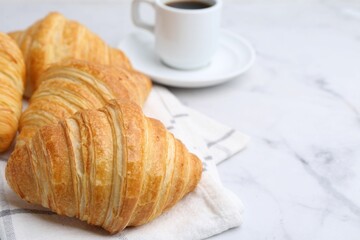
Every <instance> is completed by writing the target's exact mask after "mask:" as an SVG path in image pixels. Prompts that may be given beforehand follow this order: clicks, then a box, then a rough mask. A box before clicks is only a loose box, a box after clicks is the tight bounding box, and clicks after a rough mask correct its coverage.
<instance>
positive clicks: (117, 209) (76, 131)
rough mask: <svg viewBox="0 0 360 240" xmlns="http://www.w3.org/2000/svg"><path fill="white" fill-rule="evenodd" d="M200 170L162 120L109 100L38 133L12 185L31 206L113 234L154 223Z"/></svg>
mask: <svg viewBox="0 0 360 240" xmlns="http://www.w3.org/2000/svg"><path fill="white" fill-rule="evenodd" d="M201 172H202V164H201V162H200V160H199V159H198V158H197V157H196V156H195V155H193V154H191V153H189V152H188V150H187V149H186V148H185V146H184V145H183V144H182V143H181V142H180V141H179V140H177V139H175V138H174V136H173V135H172V134H171V133H169V132H168V131H167V130H166V129H165V127H164V125H163V124H161V123H160V122H159V121H157V120H155V119H152V118H147V117H145V116H144V115H143V113H142V111H141V108H140V107H139V106H138V105H136V104H134V103H131V102H121V101H115V100H112V101H110V102H109V103H108V104H107V105H106V106H105V107H103V108H101V109H99V110H83V111H81V112H78V113H76V114H75V115H73V116H72V117H70V118H67V119H65V120H62V121H60V122H59V123H57V124H54V125H49V126H45V127H42V128H40V129H39V131H37V133H36V134H35V136H34V137H33V138H32V139H31V140H30V141H29V142H27V143H26V144H24V145H22V146H21V147H19V148H16V149H15V151H14V152H13V153H12V155H11V156H10V159H9V161H8V164H7V167H6V179H7V181H8V183H9V185H10V186H11V188H12V189H13V190H14V191H15V192H16V193H17V194H18V195H19V196H20V197H21V198H23V199H25V200H26V201H28V202H30V203H34V204H41V205H42V206H44V207H47V208H50V209H51V210H52V211H54V212H56V213H58V214H61V215H66V216H69V217H77V218H79V219H81V220H83V221H87V222H88V223H89V224H92V225H97V226H101V227H103V228H104V229H106V230H107V231H109V232H110V233H115V232H118V231H121V230H123V229H124V228H125V227H126V226H138V225H142V224H144V223H147V222H149V221H151V220H152V219H154V218H156V217H157V216H159V215H160V214H161V213H163V212H164V211H166V210H168V209H169V208H171V207H172V206H173V205H174V204H175V203H177V202H178V201H179V200H180V199H181V198H183V197H184V196H185V195H186V194H187V193H189V192H191V191H192V190H193V189H194V188H195V187H196V185H197V183H198V182H199V180H200V177H201Z"/></svg>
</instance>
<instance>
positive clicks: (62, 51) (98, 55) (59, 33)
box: [9, 12, 131, 97]
mask: <svg viewBox="0 0 360 240" xmlns="http://www.w3.org/2000/svg"><path fill="white" fill-rule="evenodd" d="M9 35H10V36H11V37H12V38H13V39H15V40H16V42H17V43H18V45H19V47H20V49H21V51H22V52H23V54H24V57H25V61H26V66H27V79H28V84H27V88H26V91H25V95H26V96H27V97H30V96H31V94H32V92H33V91H34V90H36V89H37V88H38V86H39V85H40V82H41V74H42V73H43V72H44V71H45V70H46V69H47V68H48V67H49V66H50V65H51V64H54V63H59V62H61V61H63V60H67V59H79V60H87V61H90V62H93V63H99V64H103V65H115V66H119V67H125V68H131V64H130V61H129V60H128V58H127V57H126V56H125V54H124V53H123V52H122V51H120V50H118V49H115V48H111V47H109V46H108V45H107V44H106V43H105V42H104V41H103V40H102V39H101V38H100V37H99V36H97V35H96V34H94V33H93V32H91V31H90V30H89V29H88V28H86V27H85V26H83V25H81V24H80V23H78V22H76V21H72V20H69V19H67V18H65V17H64V16H63V15H61V14H60V13H57V12H52V13H50V14H48V15H47V16H46V17H44V18H43V19H41V20H39V21H37V22H36V23H34V24H33V25H32V26H30V27H29V28H27V29H26V30H24V31H16V32H12V33H9Z"/></svg>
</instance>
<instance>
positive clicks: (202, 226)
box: [0, 86, 248, 240]
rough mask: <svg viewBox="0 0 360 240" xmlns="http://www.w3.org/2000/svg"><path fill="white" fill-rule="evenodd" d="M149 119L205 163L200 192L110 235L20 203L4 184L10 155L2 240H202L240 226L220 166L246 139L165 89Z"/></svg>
mask: <svg viewBox="0 0 360 240" xmlns="http://www.w3.org/2000/svg"><path fill="white" fill-rule="evenodd" d="M144 112H145V114H146V115H147V116H150V117H154V118H157V119H159V120H160V121H162V122H163V123H164V125H165V126H166V127H167V129H168V130H169V131H171V132H172V133H173V134H174V135H175V136H176V137H177V138H178V139H181V141H182V142H183V143H184V144H185V145H186V146H187V147H188V149H189V150H190V151H191V152H193V153H195V154H197V155H198V156H199V158H200V159H201V160H202V162H203V168H204V171H203V175H202V178H201V181H200V183H199V185H198V187H197V188H196V190H195V191H194V192H192V193H190V194H188V195H187V196H186V197H185V198H184V199H182V200H181V201H180V202H179V203H177V204H176V205H175V206H174V207H173V208H172V209H170V210H169V211H167V212H166V213H164V214H163V215H161V216H160V217H158V218H157V219H155V220H154V221H152V222H150V223H148V224H145V225H143V226H139V227H133V228H131V227H130V228H126V229H125V230H124V231H122V232H121V233H118V234H115V235H108V234H107V233H106V232H105V231H104V230H102V229H100V228H97V227H93V226H90V225H88V224H86V223H84V222H81V221H79V220H77V219H74V218H68V217H65V216H59V215H56V214H54V213H52V212H50V211H49V210H47V209H45V208H42V207H40V206H34V205H30V204H28V203H26V202H25V201H23V200H21V199H20V198H19V197H17V196H16V195H15V194H14V193H13V192H12V190H11V189H10V188H9V186H8V185H7V183H6V180H5V166H6V160H7V158H8V156H9V152H8V153H4V154H2V155H0V239H3V240H5V239H6V240H15V239H52V238H56V239H90V240H91V239H122V240H138V239H139V240H140V239H141V240H144V239H159V240H161V239H179V240H181V239H186V240H188V239H204V238H207V237H210V236H213V235H215V234H218V233H221V232H223V231H225V230H227V229H229V228H233V227H236V226H239V225H240V224H241V222H242V212H243V205H242V203H241V201H240V200H239V198H238V197H237V196H235V195H234V194H233V193H232V192H230V191H229V190H227V189H226V188H224V187H223V186H222V184H221V181H220V179H219V176H218V173H217V169H216V164H218V163H220V162H221V161H223V160H225V159H228V158H230V157H231V156H233V155H234V154H236V153H237V152H239V151H240V150H242V149H243V148H244V147H245V145H246V143H247V142H248V137H247V136H245V135H244V134H242V133H240V132H238V131H236V130H234V129H231V128H229V127H227V126H224V125H222V124H220V123H217V122H215V121H214V120H212V119H210V118H208V117H206V116H204V115H202V114H200V113H199V112H197V111H195V110H192V109H190V108H188V107H186V106H184V105H182V104H181V103H180V102H179V101H178V99H177V98H176V97H175V96H174V95H173V94H172V93H171V92H169V91H168V90H167V89H166V88H164V87H161V86H154V87H153V90H152V91H151V93H150V96H149V98H148V100H147V102H146V104H145V106H144Z"/></svg>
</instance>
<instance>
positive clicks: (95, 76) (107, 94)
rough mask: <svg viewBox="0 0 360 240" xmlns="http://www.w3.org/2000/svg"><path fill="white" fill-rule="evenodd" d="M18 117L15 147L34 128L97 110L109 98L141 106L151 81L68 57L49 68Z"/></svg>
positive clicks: (133, 72) (119, 70)
mask: <svg viewBox="0 0 360 240" xmlns="http://www.w3.org/2000/svg"><path fill="white" fill-rule="evenodd" d="M41 82H42V83H41V84H40V86H39V88H38V89H37V91H35V92H34V94H33V95H32V97H31V98H30V103H29V107H28V108H27V109H26V110H25V111H24V112H23V114H22V115H21V118H20V123H19V129H20V134H19V136H18V138H17V146H18V145H21V144H23V143H24V142H25V141H27V139H29V138H31V137H32V136H33V135H34V133H35V132H36V130H37V129H38V128H39V127H41V126H45V125H48V124H51V123H56V122H58V120H60V119H63V118H66V117H70V116H71V115H72V114H74V113H75V112H77V111H79V110H82V109H97V108H100V107H102V106H104V105H105V104H106V103H107V101H109V100H111V99H123V100H130V101H133V102H135V103H137V104H139V105H142V104H143V103H144V102H145V100H146V97H147V95H148V93H149V91H150V89H151V81H150V79H149V78H148V77H146V76H145V75H143V74H141V73H139V72H136V71H135V70H130V69H125V68H116V67H110V66H103V65H99V64H92V63H88V62H85V61H80V60H71V61H67V62H64V63H61V64H58V65H53V66H52V67H49V68H48V69H47V70H46V71H45V72H44V73H43V74H42V76H41Z"/></svg>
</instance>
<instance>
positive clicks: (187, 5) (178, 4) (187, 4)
mask: <svg viewBox="0 0 360 240" xmlns="http://www.w3.org/2000/svg"><path fill="white" fill-rule="evenodd" d="M166 5H167V6H169V7H173V8H181V9H203V8H208V7H211V6H212V4H210V3H207V2H201V1H174V2H168V3H166Z"/></svg>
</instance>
